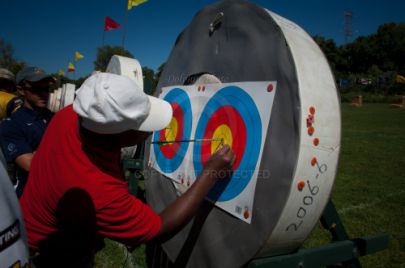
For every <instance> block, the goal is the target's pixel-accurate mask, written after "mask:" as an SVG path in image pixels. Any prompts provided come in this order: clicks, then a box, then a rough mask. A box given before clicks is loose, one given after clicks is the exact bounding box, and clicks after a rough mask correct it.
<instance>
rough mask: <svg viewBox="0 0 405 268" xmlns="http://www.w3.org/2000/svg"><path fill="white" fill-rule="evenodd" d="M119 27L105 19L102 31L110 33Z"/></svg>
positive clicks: (107, 18)
mask: <svg viewBox="0 0 405 268" xmlns="http://www.w3.org/2000/svg"><path fill="white" fill-rule="evenodd" d="M120 26H121V25H119V24H118V23H116V22H115V21H113V20H112V19H111V18H110V17H108V16H107V17H105V22H104V31H105V32H106V31H111V30H115V29H118V28H119V27H120Z"/></svg>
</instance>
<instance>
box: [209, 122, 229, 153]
mask: <svg viewBox="0 0 405 268" xmlns="http://www.w3.org/2000/svg"><path fill="white" fill-rule="evenodd" d="M212 139H217V140H214V141H212V142H211V154H214V153H215V152H216V151H217V150H218V149H219V148H220V147H221V144H227V145H229V147H231V148H232V144H233V138H232V131H231V129H230V128H229V127H228V126H227V125H225V124H222V125H220V126H219V127H217V129H215V131H214V135H213V136H212Z"/></svg>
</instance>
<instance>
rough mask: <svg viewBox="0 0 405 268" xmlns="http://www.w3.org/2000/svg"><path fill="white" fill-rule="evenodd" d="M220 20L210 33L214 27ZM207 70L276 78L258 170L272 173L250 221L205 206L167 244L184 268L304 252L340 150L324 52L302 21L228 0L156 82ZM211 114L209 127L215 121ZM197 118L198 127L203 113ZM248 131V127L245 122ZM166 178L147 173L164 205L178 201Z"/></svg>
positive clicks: (216, 129)
mask: <svg viewBox="0 0 405 268" xmlns="http://www.w3.org/2000/svg"><path fill="white" fill-rule="evenodd" d="M221 13H222V14H223V15H222V16H218V14H221ZM221 17H222V19H219V20H220V21H219V23H217V24H216V25H217V27H215V28H214V29H213V30H211V31H210V29H209V27H208V26H209V25H211V24H212V23H213V20H214V19H215V18H221ZM202 72H207V73H210V74H213V75H215V76H216V77H218V78H219V79H220V80H221V81H222V82H223V83H238V82H243V81H277V92H276V93H275V97H274V103H273V105H272V106H267V108H271V109H272V111H271V118H269V119H268V122H267V125H265V124H263V123H262V129H263V131H264V132H265V135H264V136H263V138H262V140H261V143H262V145H263V148H262V151H261V156H259V159H258V166H257V168H256V170H258V171H259V172H267V171H268V172H269V176H265V177H263V178H261V179H258V180H257V181H256V188H255V191H254V192H253V193H251V194H252V195H254V203H253V207H251V208H250V211H249V212H250V213H251V214H252V217H251V222H250V224H246V222H245V221H241V220H240V218H235V217H232V216H230V215H229V213H226V212H224V210H223V209H222V208H221V209H219V208H218V207H212V206H210V204H211V203H204V206H203V207H202V209H201V210H200V211H199V213H198V214H197V216H196V217H195V219H194V220H193V221H192V222H191V223H190V224H188V225H187V226H186V227H185V228H184V229H183V230H182V231H181V232H180V233H179V234H177V235H176V236H174V237H173V238H172V239H171V240H170V241H167V242H166V243H165V244H163V245H162V247H163V249H164V250H165V252H166V253H167V255H168V257H169V259H170V260H171V261H173V262H175V263H176V264H179V266H181V267H241V266H245V265H246V264H248V262H249V260H251V259H252V258H253V257H255V256H269V255H280V254H284V253H288V252H292V251H294V250H296V249H297V248H299V247H300V245H302V243H303V242H304V240H305V239H306V238H307V237H308V235H309V234H310V233H311V231H312V230H313V228H314V226H315V225H316V223H317V222H318V220H319V218H320V216H321V214H322V211H323V209H324V207H325V205H326V204H327V201H328V199H329V198H330V194H331V190H332V186H333V183H334V180H335V176H336V170H337V163H338V158H339V152H340V133H341V122H340V102H339V97H338V94H337V89H336V85H335V82H334V78H333V75H332V73H331V69H330V67H329V65H328V62H327V60H326V58H325V56H324V55H323V53H322V51H321V50H320V49H319V47H318V46H317V44H316V43H315V42H314V41H313V39H312V38H311V37H310V36H309V35H308V34H307V33H306V32H305V31H304V30H303V29H301V28H300V27H299V26H298V25H296V24H295V23H293V22H291V21H289V20H287V19H285V18H282V17H280V16H278V15H277V14H274V13H272V12H269V11H267V10H265V9H263V8H262V7H259V6H256V5H254V4H252V3H251V2H249V1H242V0H234V1H220V2H217V3H215V4H212V5H210V6H208V7H206V8H204V9H203V10H201V11H199V12H198V14H197V15H196V16H195V17H194V19H193V20H192V21H191V23H190V24H189V25H188V26H187V27H186V28H185V29H184V31H182V33H181V34H180V35H179V37H178V38H177V40H176V43H175V46H174V48H173V50H172V52H171V54H170V56H169V58H168V60H167V61H166V63H165V67H164V69H163V72H162V74H161V76H160V80H159V83H158V86H157V88H158V89H159V90H160V89H161V88H165V87H174V86H175V85H179V84H182V83H183V82H184V81H186V79H187V77H190V76H192V75H195V74H198V73H202ZM220 90H221V88H218V90H217V92H219V91H220ZM268 90H269V91H272V88H271V87H269V88H268ZM217 92H214V93H213V94H212V97H213V96H214V95H215V93H217ZM254 100H255V101H256V99H254ZM224 106H226V105H224ZM204 107H205V105H204V106H203V107H201V111H203V110H204ZM261 109H262V108H259V109H258V110H259V112H261ZM263 109H264V110H265V109H266V106H264V108H263ZM217 110H218V109H217ZM210 112H211V113H212V114H214V111H210ZM227 112H229V113H231V112H230V111H227ZM238 112H239V111H238ZM218 113H219V112H218ZM239 114H240V115H241V113H239ZM234 116H235V118H237V116H236V115H234ZM241 116H242V115H241ZM206 120H207V121H206V123H205V126H204V128H207V126H208V124H209V123H211V124H213V123H212V122H209V118H208V119H206ZM214 121H215V120H214ZM194 123H195V124H194V125H193V128H194V127H195V128H197V125H198V124H199V123H200V120H197V121H195V122H194ZM245 128H246V133H248V132H249V129H248V127H247V125H246V124H245ZM204 132H207V134H206V135H207V136H208V135H209V136H213V137H223V139H224V142H227V143H229V144H232V147H234V146H235V145H236V144H235V142H236V140H235V139H234V136H233V135H232V134H233V128H232V126H231V125H228V124H227V122H218V123H216V125H213V126H211V125H210V127H209V131H205V129H204ZM198 133H200V132H198ZM199 135H203V137H204V134H199ZM192 136H193V134H192ZM246 139H248V138H247V136H246ZM194 146H197V145H193V146H192V148H193V149H194ZM204 146H207V145H204ZM216 146H217V144H216V141H213V142H212V143H211V147H210V148H205V147H204V154H207V151H208V154H209V153H212V152H213V151H215V149H216ZM208 147H209V146H208ZM189 149H190V148H189ZM246 149H247V146H246V147H245V150H246ZM197 150H198V148H197ZM210 150H211V152H210ZM201 151H203V147H202V146H201ZM152 153H153V150H152V151H151V154H152ZM146 157H149V156H148V151H146ZM201 157H202V161H203V159H204V156H203V154H202V156H201ZM314 159H315V160H314ZM241 164H242V161H241V162H240V163H239V164H238V165H239V166H238V168H239V167H240V165H241ZM193 166H194V163H193V165H192V167H189V168H193ZM167 177H168V176H167V175H166V174H156V172H155V173H154V174H153V175H152V176H149V177H148V178H147V180H146V189H147V192H146V198H147V201H148V203H149V204H150V205H151V206H152V208H153V209H155V210H156V211H162V210H163V209H164V208H165V207H166V206H167V205H168V204H170V203H171V202H173V201H174V200H175V199H176V198H177V191H176V188H175V187H173V185H172V181H171V180H168V179H166V178H167ZM248 186H249V185H248ZM244 192H245V191H242V194H243V193H244ZM238 198H239V197H238ZM232 201H233V199H231V200H229V201H220V202H221V203H230V202H232ZM217 203H218V202H217ZM242 208H244V207H243V206H242ZM246 215H247V216H249V213H246Z"/></svg>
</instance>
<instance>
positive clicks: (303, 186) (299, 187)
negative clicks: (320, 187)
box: [297, 181, 305, 191]
mask: <svg viewBox="0 0 405 268" xmlns="http://www.w3.org/2000/svg"><path fill="white" fill-rule="evenodd" d="M297 187H298V190H299V191H302V190H303V189H304V188H305V181H299V182H298V184H297Z"/></svg>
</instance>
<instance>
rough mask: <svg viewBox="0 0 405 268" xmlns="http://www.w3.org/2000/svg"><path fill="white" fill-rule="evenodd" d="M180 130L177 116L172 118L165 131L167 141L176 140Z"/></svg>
mask: <svg viewBox="0 0 405 268" xmlns="http://www.w3.org/2000/svg"><path fill="white" fill-rule="evenodd" d="M177 130H178V123H177V119H176V118H174V117H173V118H172V120H171V121H170V123H169V125H168V126H167V127H166V131H165V138H166V140H167V141H174V140H176V136H177Z"/></svg>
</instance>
